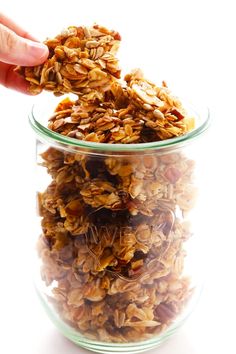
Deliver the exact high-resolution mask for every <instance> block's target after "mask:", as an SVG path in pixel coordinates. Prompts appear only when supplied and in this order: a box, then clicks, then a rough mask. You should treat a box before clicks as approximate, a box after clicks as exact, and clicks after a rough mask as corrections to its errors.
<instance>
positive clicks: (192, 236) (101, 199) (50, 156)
mask: <svg viewBox="0 0 236 354" xmlns="http://www.w3.org/2000/svg"><path fill="white" fill-rule="evenodd" d="M51 105H52V107H55V100H54V99H52V100H50V103H47V105H45V104H43V105H42V104H39V105H38V106H37V105H36V106H34V107H33V110H32V113H31V116H30V123H31V126H32V128H33V129H34V131H35V132H36V134H37V195H38V212H39V218H38V226H39V230H38V233H37V232H36V234H37V237H38V240H37V260H38V262H37V276H36V278H37V281H36V286H37V292H38V294H39V296H40V298H41V300H42V303H43V304H44V307H45V308H46V310H47V313H48V315H49V316H50V318H51V319H52V320H53V322H54V323H55V325H56V326H57V327H58V329H59V330H60V331H61V332H62V333H63V334H64V335H65V336H66V337H67V338H69V339H70V340H72V341H73V342H75V343H77V344H78V345H80V346H82V347H85V348H87V349H90V350H92V351H95V352H98V353H111V352H125V353H138V352H142V351H145V350H148V349H151V348H153V347H156V346H158V345H159V344H160V343H161V342H162V341H164V340H165V339H166V338H168V337H169V336H170V335H171V334H172V333H174V332H175V330H176V329H177V328H178V327H179V326H180V325H181V324H182V323H183V322H184V320H185V319H186V317H187V316H188V315H189V313H190V312H191V310H192V309H193V307H194V304H195V303H196V300H197V299H198V297H199V293H200V290H201V284H202V273H201V269H200V268H201V264H200V263H201V262H199V257H201V239H202V238H203V236H204V228H203V225H202V223H201V222H200V221H201V217H202V215H203V210H204V209H203V206H204V195H203V193H202V192H203V190H204V186H203V184H202V181H201V176H202V173H201V172H202V168H203V164H204V163H205V156H204V149H203V146H204V144H203V143H202V139H199V137H200V136H202V135H203V133H204V132H205V131H206V130H207V128H208V125H209V124H208V123H209V114H208V112H207V111H205V110H200V109H199V110H197V111H196V110H195V109H194V108H192V107H191V108H190V109H191V110H192V111H193V114H194V115H195V117H196V119H197V126H196V128H195V129H194V130H193V131H192V132H190V133H188V134H186V135H184V136H180V137H177V138H174V139H169V140H165V141H159V142H154V143H146V144H125V145H124V144H116V145H111V144H98V143H92V142H85V141H79V140H75V139H72V138H68V137H65V136H62V135H59V134H57V133H55V132H52V131H50V130H48V129H47V128H46V124H45V122H46V121H47V119H48V117H49V115H50V113H51V112H52V109H51ZM196 138H198V139H196ZM202 152H203V153H202ZM201 195H202V196H203V198H202V197H201Z"/></svg>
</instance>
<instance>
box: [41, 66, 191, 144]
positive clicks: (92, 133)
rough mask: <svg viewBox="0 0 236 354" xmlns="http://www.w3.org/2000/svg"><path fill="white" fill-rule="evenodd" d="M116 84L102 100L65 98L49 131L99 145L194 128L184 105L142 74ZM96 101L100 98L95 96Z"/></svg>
mask: <svg viewBox="0 0 236 354" xmlns="http://www.w3.org/2000/svg"><path fill="white" fill-rule="evenodd" d="M125 80H126V81H125V82H124V83H122V82H118V81H116V82H113V83H112V85H111V89H110V90H109V91H107V92H106V93H105V95H104V96H103V100H102V101H100V100H94V99H93V100H92V101H91V98H94V97H92V96H89V97H88V95H84V96H82V97H80V99H79V100H77V101H74V102H73V101H71V100H69V99H68V98H66V99H65V100H64V101H62V102H61V103H60V104H59V106H58V107H57V109H56V111H55V113H54V114H53V115H52V117H51V118H50V122H49V125H48V127H49V129H51V130H53V131H55V132H57V133H60V134H63V135H67V136H69V137H72V138H76V139H79V140H86V141H93V142H99V143H109V144H114V143H122V144H129V143H145V142H150V141H158V140H164V139H168V138H172V137H175V136H179V135H183V134H185V133H186V132H188V131H189V130H191V129H192V128H193V127H194V120H193V118H192V117H189V116H188V114H187V112H186V111H185V109H184V108H183V106H182V104H181V102H180V100H179V99H177V98H176V97H174V96H172V94H171V93H170V91H169V90H168V88H167V87H166V86H162V87H161V88H160V87H157V86H156V85H154V84H153V83H151V82H149V81H147V80H146V79H145V78H144V77H143V74H142V72H141V71H140V70H134V71H133V72H132V73H131V74H129V75H126V76H125ZM96 97H97V96H96Z"/></svg>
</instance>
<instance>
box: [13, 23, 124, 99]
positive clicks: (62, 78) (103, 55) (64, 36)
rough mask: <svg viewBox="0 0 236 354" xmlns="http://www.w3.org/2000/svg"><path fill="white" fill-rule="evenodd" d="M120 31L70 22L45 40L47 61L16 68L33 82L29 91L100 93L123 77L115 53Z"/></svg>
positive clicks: (58, 93)
mask: <svg viewBox="0 0 236 354" xmlns="http://www.w3.org/2000/svg"><path fill="white" fill-rule="evenodd" d="M120 39H121V37H120V35H119V33H118V32H115V31H110V30H108V29H107V28H105V27H102V26H98V25H94V26H92V27H75V26H71V27H69V28H67V29H66V30H64V31H63V32H62V33H61V34H59V35H58V36H56V37H55V38H54V39H48V40H46V41H45V44H46V45H47V46H48V48H49V57H48V59H47V60H46V62H45V63H44V64H42V65H39V66H36V67H19V68H18V69H17V71H18V72H19V73H20V74H21V75H22V76H24V77H25V78H26V80H27V81H29V82H30V91H31V93H33V94H38V93H40V92H41V91H42V90H43V89H45V90H48V91H53V92H54V94H55V95H57V96H58V95H62V94H64V93H68V92H73V93H75V94H77V95H81V94H86V93H88V92H90V93H91V92H93V90H95V89H96V94H97V95H98V96H101V95H102V94H103V92H105V91H107V90H108V89H109V87H110V84H111V82H112V81H113V80H114V78H119V77H120V69H119V64H118V60H117V58H116V57H115V54H116V52H117V50H118V48H119V42H120Z"/></svg>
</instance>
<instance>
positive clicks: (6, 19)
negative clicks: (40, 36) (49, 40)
mask: <svg viewBox="0 0 236 354" xmlns="http://www.w3.org/2000/svg"><path fill="white" fill-rule="evenodd" d="M0 23H1V24H2V25H4V26H6V27H8V28H9V29H11V30H12V31H14V32H15V33H16V34H18V35H19V36H21V37H23V38H28V39H31V40H33V41H37V42H38V40H37V39H36V38H34V37H33V36H31V34H29V33H28V32H27V31H26V30H24V29H23V28H21V27H20V26H19V25H18V24H16V23H15V22H14V21H12V20H11V19H10V18H9V17H7V16H6V15H4V14H3V13H1V12H0Z"/></svg>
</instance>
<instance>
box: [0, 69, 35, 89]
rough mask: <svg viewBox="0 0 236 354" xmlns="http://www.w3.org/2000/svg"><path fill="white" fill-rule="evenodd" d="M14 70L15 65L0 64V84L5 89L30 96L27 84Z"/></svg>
mask: <svg viewBox="0 0 236 354" xmlns="http://www.w3.org/2000/svg"><path fill="white" fill-rule="evenodd" d="M14 69H15V65H10V64H6V63H1V62H0V84H2V85H3V86H5V87H7V88H11V89H14V90H16V91H19V92H22V93H26V94H30V92H29V91H28V87H29V83H28V82H27V81H26V80H25V79H24V78H22V77H21V76H20V75H18V74H17V73H16V72H15V71H14Z"/></svg>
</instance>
